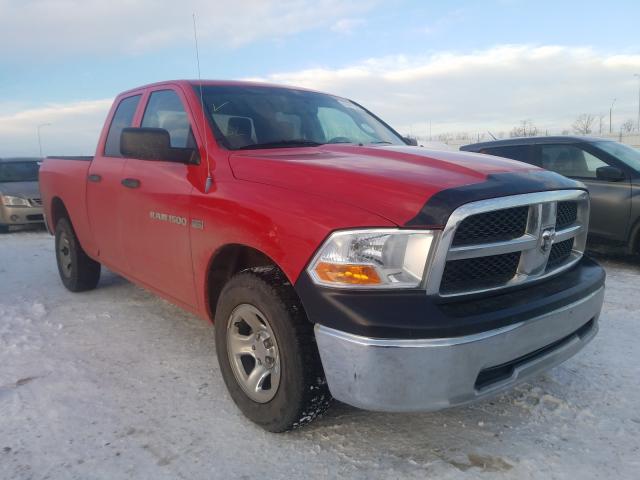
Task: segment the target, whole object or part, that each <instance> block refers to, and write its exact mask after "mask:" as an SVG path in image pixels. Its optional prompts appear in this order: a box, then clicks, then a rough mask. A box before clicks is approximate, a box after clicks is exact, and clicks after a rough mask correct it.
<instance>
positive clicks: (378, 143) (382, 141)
mask: <svg viewBox="0 0 640 480" xmlns="http://www.w3.org/2000/svg"><path fill="white" fill-rule="evenodd" d="M383 143H384V144H386V145H393V142H385V141H384V140H380V141H379V142H371V144H376V145H380V144H383Z"/></svg>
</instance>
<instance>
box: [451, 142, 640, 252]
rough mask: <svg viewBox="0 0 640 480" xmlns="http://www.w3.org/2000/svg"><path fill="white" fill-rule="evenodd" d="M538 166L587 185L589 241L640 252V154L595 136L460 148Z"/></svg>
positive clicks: (486, 144) (627, 147) (486, 143)
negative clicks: (588, 194)
mask: <svg viewBox="0 0 640 480" xmlns="http://www.w3.org/2000/svg"><path fill="white" fill-rule="evenodd" d="M460 150H464V151H467V152H478V153H486V154H488V155H496V156H498V157H506V158H511V159H514V160H520V161H522V162H526V163H530V164H532V165H537V166H538V167H542V168H545V169H547V170H552V171H554V172H557V173H560V174H561V175H564V176H565V177H569V178H573V179H575V180H579V181H581V182H583V183H584V184H585V185H586V186H587V188H588V189H589V193H590V195H591V219H590V222H589V241H590V242H591V243H595V244H604V245H608V246H618V247H623V248H624V251H625V253H640V151H638V150H636V149H635V148H632V147H629V146H627V145H623V144H622V143H618V142H614V141H612V140H603V139H598V138H590V137H568V136H562V137H528V138H511V139H508V140H497V141H494V142H483V143H475V144H472V145H465V146H463V147H460Z"/></svg>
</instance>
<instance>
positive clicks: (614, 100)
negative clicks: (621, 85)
mask: <svg viewBox="0 0 640 480" xmlns="http://www.w3.org/2000/svg"><path fill="white" fill-rule="evenodd" d="M615 103H616V99H615V98H614V99H613V102H611V107H610V108H609V133H613V124H612V123H611V116H612V112H613V105H614V104H615Z"/></svg>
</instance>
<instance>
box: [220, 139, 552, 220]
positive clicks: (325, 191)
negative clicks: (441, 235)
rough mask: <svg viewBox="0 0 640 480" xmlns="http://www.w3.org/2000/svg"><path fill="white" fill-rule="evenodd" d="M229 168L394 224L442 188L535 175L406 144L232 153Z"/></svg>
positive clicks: (504, 162) (491, 160) (518, 166)
mask: <svg viewBox="0 0 640 480" xmlns="http://www.w3.org/2000/svg"><path fill="white" fill-rule="evenodd" d="M230 164H231V169H232V170H233V174H234V176H235V177H236V178H238V179H241V180H246V181H252V182H258V183H264V184H268V185H274V186H280V187H283V188H288V189H295V190H299V191H301V192H305V193H307V194H312V195H317V196H318V197H325V198H330V199H332V200H337V201H340V202H342V203H345V204H349V205H354V206H356V207H358V208H362V209H364V210H367V211H370V212H372V213H375V214H377V215H379V216H381V217H384V218H386V219H387V220H390V221H391V222H393V223H395V224H397V225H406V224H409V223H410V221H411V219H413V218H415V217H416V215H418V214H419V212H420V211H421V209H422V208H423V206H424V205H425V203H426V202H427V201H428V200H429V199H430V198H431V197H432V196H434V195H435V194H437V193H438V192H441V191H443V190H447V189H451V188H455V187H460V186H464V185H471V184H478V183H482V182H486V180H487V177H488V176H489V175H492V174H499V173H514V172H515V173H517V172H520V173H523V172H528V171H541V169H539V168H537V167H534V166H531V165H527V164H524V163H521V162H516V161H513V160H508V159H504V158H499V157H493V156H490V155H481V154H476V153H468V152H458V151H451V152H448V151H436V150H427V149H424V148H421V147H410V146H406V147H405V146H371V147H369V146H355V145H323V146H320V147H310V148H309V147H305V148H295V149H277V150H261V151H251V152H242V153H237V152H234V153H233V154H232V155H231V157H230ZM495 196H499V194H498V193H496V195H495ZM432 226H436V225H432Z"/></svg>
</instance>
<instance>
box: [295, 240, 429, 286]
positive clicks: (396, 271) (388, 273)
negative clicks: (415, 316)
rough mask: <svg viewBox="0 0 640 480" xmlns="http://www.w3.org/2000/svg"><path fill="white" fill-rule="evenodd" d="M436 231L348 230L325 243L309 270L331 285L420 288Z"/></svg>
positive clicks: (320, 280) (319, 279)
mask: <svg viewBox="0 0 640 480" xmlns="http://www.w3.org/2000/svg"><path fill="white" fill-rule="evenodd" d="M433 238H434V232H433V231H429V230H398V229H384V230H382V229H380V230H377V229H375V230H374V229H372V230H357V231H355V230H351V231H349V230H345V231H340V232H335V233H333V234H332V235H331V236H330V237H329V238H328V239H327V241H326V242H325V243H324V244H323V245H322V247H321V248H320V250H319V251H318V253H317V254H316V256H315V257H314V258H313V261H312V262H311V264H310V265H309V267H308V269H307V272H308V273H309V275H311V278H313V280H314V282H315V283H317V284H320V285H326V286H331V287H360V288H416V287H418V286H420V283H421V282H422V278H423V276H424V273H425V268H426V265H427V258H428V256H429V250H430V249H431V245H432V243H433Z"/></svg>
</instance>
